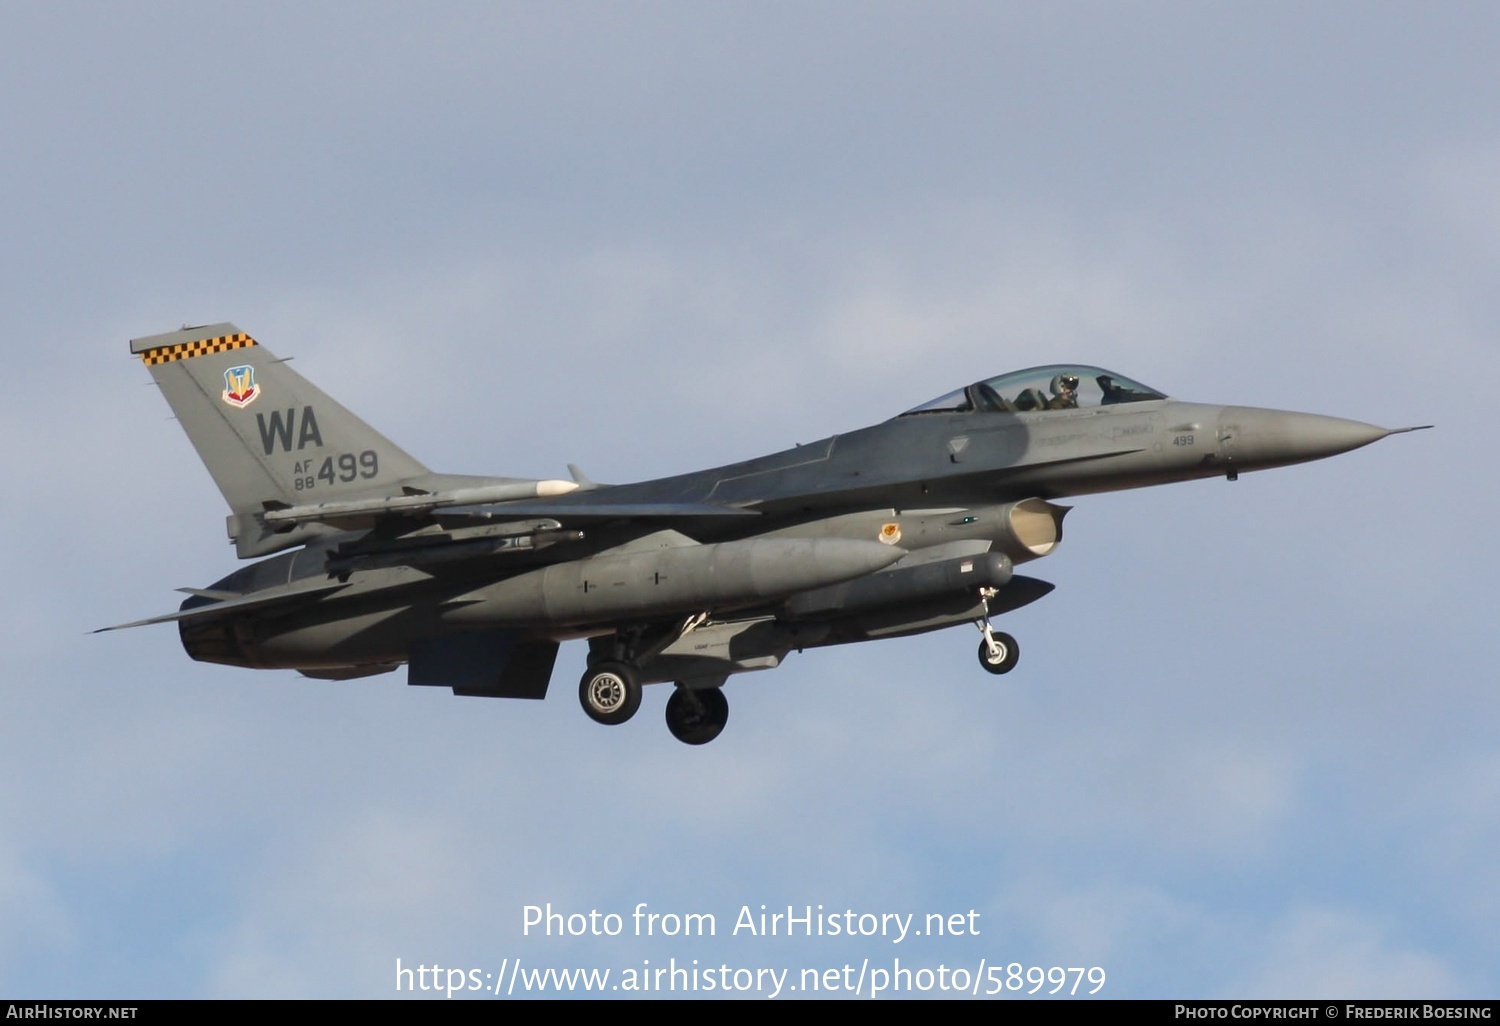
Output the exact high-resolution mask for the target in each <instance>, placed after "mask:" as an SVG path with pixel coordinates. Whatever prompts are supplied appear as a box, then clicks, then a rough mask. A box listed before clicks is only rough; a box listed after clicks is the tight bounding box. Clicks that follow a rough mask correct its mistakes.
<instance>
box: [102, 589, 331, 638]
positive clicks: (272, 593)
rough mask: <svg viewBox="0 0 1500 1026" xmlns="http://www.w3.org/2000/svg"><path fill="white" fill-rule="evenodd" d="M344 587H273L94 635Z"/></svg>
mask: <svg viewBox="0 0 1500 1026" xmlns="http://www.w3.org/2000/svg"><path fill="white" fill-rule="evenodd" d="M346 587H348V585H347V584H343V583H340V582H339V581H322V582H319V583H318V584H314V585H312V586H311V587H308V586H305V585H304V586H301V587H296V588H276V589H272V590H267V591H257V592H252V593H251V594H249V595H244V596H241V597H240V598H233V599H225V600H224V601H222V602H209V603H206V604H205V605H201V606H190V607H188V608H186V609H179V610H178V611H177V612H175V613H165V614H163V615H161V616H153V617H151V618H150V619H149V620H136V621H135V622H133V623H117V624H115V625H114V626H113V627H100V628H99V629H98V630H96V631H94V632H93V633H94V634H103V633H104V632H105V631H123V630H125V629H126V628H128V627H146V626H149V625H150V624H153V623H173V622H175V621H179V620H197V619H200V618H202V617H205V616H218V615H219V614H220V613H226V612H245V611H247V610H251V609H266V608H269V607H271V606H277V605H290V604H292V603H296V602H300V601H302V600H304V599H309V598H312V597H314V596H317V595H325V594H327V593H329V592H334V591H339V590H341V589H343V588H346Z"/></svg>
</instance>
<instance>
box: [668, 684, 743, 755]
mask: <svg viewBox="0 0 1500 1026" xmlns="http://www.w3.org/2000/svg"><path fill="white" fill-rule="evenodd" d="M728 722H729V699H727V698H725V697H724V692H723V691H721V690H719V689H718V688H701V689H699V690H697V691H689V690H688V689H687V688H682V687H679V688H676V689H674V690H673V691H672V697H670V698H668V699H667V729H668V730H670V731H671V732H672V736H673V737H675V738H676V739H677V740H679V741H681V742H682V743H683V744H686V745H706V744H708V743H709V742H710V741H712V740H713V739H714V738H716V737H718V736H719V734H720V733H722V732H723V730H724V724H726V723H728Z"/></svg>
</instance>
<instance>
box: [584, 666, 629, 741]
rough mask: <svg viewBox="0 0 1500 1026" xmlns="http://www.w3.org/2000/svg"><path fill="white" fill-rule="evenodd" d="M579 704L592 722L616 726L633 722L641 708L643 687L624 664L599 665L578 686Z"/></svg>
mask: <svg viewBox="0 0 1500 1026" xmlns="http://www.w3.org/2000/svg"><path fill="white" fill-rule="evenodd" d="M578 702H579V704H580V705H582V706H583V711H584V712H586V713H588V715H589V719H591V720H593V721H594V722H595V723H603V724H607V725H609V726H613V725H615V724H617V723H624V722H625V721H626V720H628V719H630V717H632V716H634V715H635V711H636V710H637V709H639V708H640V707H641V685H640V683H639V682H638V681H636V679H635V672H634V671H633V670H631V668H630V667H629V666H626V665H625V664H624V663H616V662H603V663H599V664H597V665H595V666H591V667H589V669H588V670H587V672H585V673H584V675H583V680H581V681H579V682H578Z"/></svg>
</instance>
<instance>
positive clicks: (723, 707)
mask: <svg viewBox="0 0 1500 1026" xmlns="http://www.w3.org/2000/svg"><path fill="white" fill-rule="evenodd" d="M578 702H579V704H580V705H582V706H583V711H584V712H586V713H588V716H589V719H591V720H593V721H594V722H595V723H603V724H606V725H608V726H615V725H616V724H620V723H624V722H625V721H626V720H628V719H630V718H631V717H632V716H634V715H635V713H636V710H637V709H639V708H640V707H641V685H640V682H639V681H638V680H637V679H636V674H635V670H633V669H632V668H631V667H630V665H629V664H628V663H622V662H616V661H614V660H609V661H606V662H602V663H596V664H594V665H593V666H590V667H589V668H588V671H587V672H585V673H584V675H583V679H582V680H580V681H579V682H578ZM728 722H729V700H728V699H727V698H725V697H724V692H723V691H721V690H719V689H718V688H716V687H707V688H690V687H688V686H687V685H685V684H682V683H679V684H678V685H677V687H676V688H675V689H674V690H673V692H672V697H671V698H668V699H667V729H668V730H670V731H671V732H672V736H673V737H675V738H676V739H677V740H679V741H681V742H682V743H683V744H688V745H706V744H708V743H709V742H710V741H712V740H713V739H714V738H716V737H718V736H719V734H720V733H722V732H723V730H724V725H725V724H726V723H728Z"/></svg>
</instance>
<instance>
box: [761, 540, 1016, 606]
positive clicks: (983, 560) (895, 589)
mask: <svg viewBox="0 0 1500 1026" xmlns="http://www.w3.org/2000/svg"><path fill="white" fill-rule="evenodd" d="M1012 572H1013V571H1012V567H1011V561H1010V557H1009V556H1007V555H1005V553H1003V552H986V553H982V554H980V555H977V556H960V557H958V558H956V559H944V560H939V561H935V562H931V563H923V564H920V565H918V566H912V567H905V568H903V569H900V570H883V571H880V572H879V573H873V574H869V575H867V576H865V577H860V578H856V579H855V580H852V581H846V582H845V583H843V584H835V585H832V586H831V587H827V588H819V589H817V590H816V591H805V592H802V593H801V594H800V595H793V596H792V597H791V598H790V599H788V600H787V602H786V605H785V606H784V607H783V609H782V619H783V620H788V621H797V620H814V619H827V618H828V617H831V616H846V615H848V614H850V613H862V612H868V611H871V610H876V609H889V608H894V607H898V606H904V605H909V604H912V603H916V602H923V601H926V600H929V599H937V598H945V597H949V596H957V595H965V594H974V593H977V592H978V590H979V589H980V588H1003V587H1005V585H1007V584H1009V583H1010V579H1011V574H1012Z"/></svg>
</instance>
